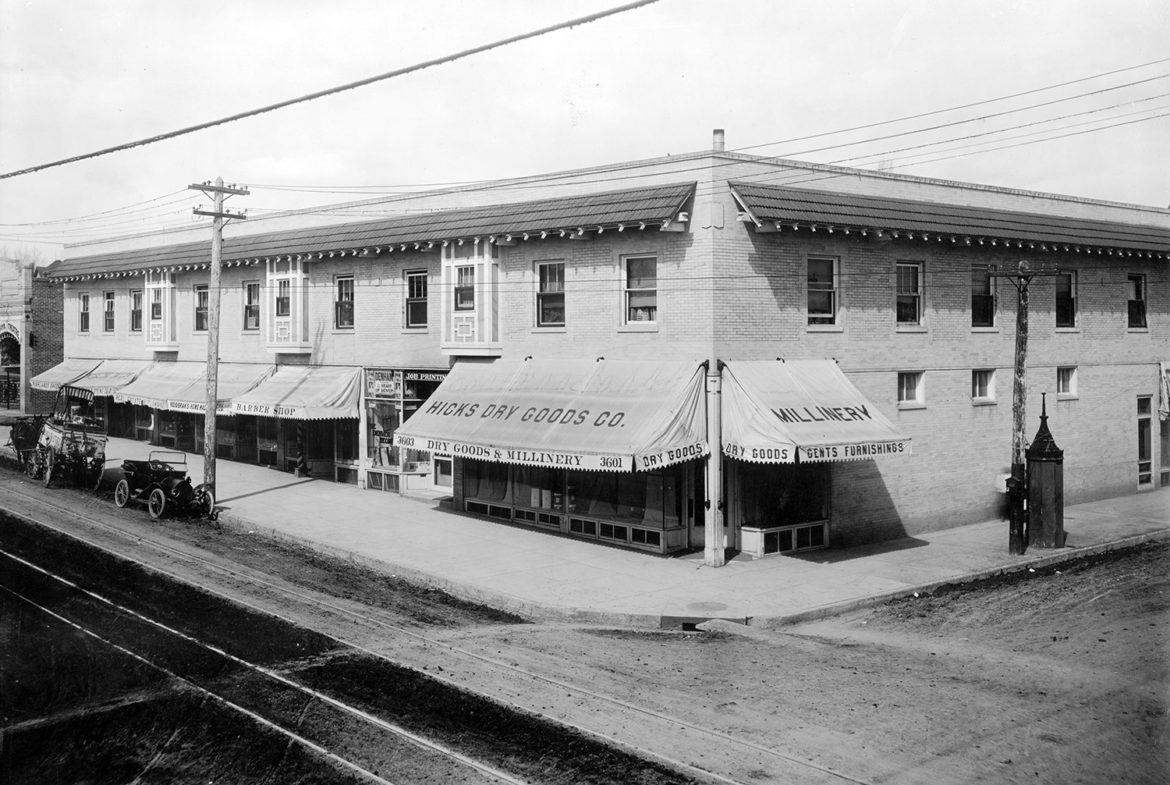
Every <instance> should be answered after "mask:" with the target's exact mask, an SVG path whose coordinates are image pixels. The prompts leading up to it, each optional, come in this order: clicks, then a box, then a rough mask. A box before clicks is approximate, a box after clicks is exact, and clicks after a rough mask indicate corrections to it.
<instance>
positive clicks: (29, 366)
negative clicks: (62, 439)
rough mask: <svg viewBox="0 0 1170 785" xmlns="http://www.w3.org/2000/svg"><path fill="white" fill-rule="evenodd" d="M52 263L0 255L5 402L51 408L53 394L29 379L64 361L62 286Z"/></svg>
mask: <svg viewBox="0 0 1170 785" xmlns="http://www.w3.org/2000/svg"><path fill="white" fill-rule="evenodd" d="M50 271H51V267H36V266H35V264H33V263H32V262H24V261H19V260H16V259H0V406H4V407H7V408H9V409H19V410H21V411H23V412H26V413H32V412H43V411H47V410H48V408H49V407H51V406H52V404H53V395H52V393H47V392H43V391H34V390H32V389H31V387H30V386H29V380H30V379H32V378H33V377H34V376H36V375H37V374H39V373H41V372H43V371H46V370H48V369H50V368H52V367H53V366H55V365H57V364H58V363H60V362H61V358H62V341H61V328H62V319H61V287H60V286H59V285H58V284H57V283H56V282H54V281H51V280H50V279H49V277H48V275H49V274H50Z"/></svg>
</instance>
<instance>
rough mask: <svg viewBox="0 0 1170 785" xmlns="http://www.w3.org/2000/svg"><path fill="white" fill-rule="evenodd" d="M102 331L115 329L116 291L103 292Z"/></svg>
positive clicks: (109, 331)
mask: <svg viewBox="0 0 1170 785" xmlns="http://www.w3.org/2000/svg"><path fill="white" fill-rule="evenodd" d="M102 331H103V332H107V333H112V332H113V331H114V293H113V292H103V293H102Z"/></svg>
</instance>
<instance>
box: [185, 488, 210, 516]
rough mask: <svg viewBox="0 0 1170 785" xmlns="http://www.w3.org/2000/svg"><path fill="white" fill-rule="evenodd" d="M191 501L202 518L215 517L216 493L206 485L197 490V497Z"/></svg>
mask: <svg viewBox="0 0 1170 785" xmlns="http://www.w3.org/2000/svg"><path fill="white" fill-rule="evenodd" d="M191 501H192V504H193V505H194V507H195V511H196V512H197V513H199V516H200V517H202V518H210V517H212V516H213V515H214V513H215V492H214V491H212V490H211V489H210V488H208V487H207V486H206V485H200V486H199V487H198V488H196V489H195V496H194V498H193V499H192V500H191Z"/></svg>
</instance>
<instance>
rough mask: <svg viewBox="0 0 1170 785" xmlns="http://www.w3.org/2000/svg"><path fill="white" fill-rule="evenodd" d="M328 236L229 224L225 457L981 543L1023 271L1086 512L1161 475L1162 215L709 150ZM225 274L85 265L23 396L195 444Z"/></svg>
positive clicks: (553, 520)
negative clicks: (90, 392)
mask: <svg viewBox="0 0 1170 785" xmlns="http://www.w3.org/2000/svg"><path fill="white" fill-rule="evenodd" d="M347 212H348V213H349V215H347ZM372 212H373V213H381V214H382V215H384V216H385V217H382V218H379V219H377V220H369V218H368V216H369V214H370V213H372ZM331 213H334V215H333V216H332V217H330V218H329V219H328V223H322V220H323V219H321V218H318V217H314V216H311V215H307V214H305V215H302V214H295V213H292V214H287V215H282V216H278V217H275V218H272V219H264V220H258V221H254V222H253V221H248V222H247V223H246V224H240V225H231V226H229V229H228V231H227V232H226V237H225V242H224V252H223V260H224V266H223V270H222V276H221V292H220V293H219V296H220V303H221V321H220V327H219V357H220V368H221V380H220V392H219V396H218V399H217V410H218V412H219V415H218V416H217V422H218V423H219V428H220V434H219V435H217V444H218V449H219V451H220V454H221V455H223V456H224V457H226V458H232V459H235V460H246V461H253V462H259V463H265V464H268V465H273V466H277V467H279V468H283V469H288V470H290V471H292V470H304V471H308V472H309V473H311V474H312V475H313V476H318V477H327V478H330V479H334V480H336V481H339V482H350V483H353V484H355V485H356V486H358V489H360V490H380V491H387V490H389V491H399V492H403V491H409V490H410V489H412V488H427V489H431V490H433V489H446V490H447V491H449V493H450V496H451V502H450V503H451V504H452V506H454V507H455V508H456V509H458V510H460V511H463V512H470V513H472V514H478V515H483V516H484V517H485V518H489V519H490V518H495V519H504V520H508V521H510V522H514V523H519V524H523V525H531V526H534V527H538V528H542V529H545V530H553V531H557V532H561V533H563V534H565V535H568V536H576V537H583V538H591V539H597V540H599V541H605V542H608V543H611V544H618V545H622V546H625V547H629V548H635V549H641V550H646V551H650V552H657V553H669V552H673V551H677V550H681V549H687V548H697V547H704V546H706V547H707V548H708V549H709V550H710V548H711V547H712V543H721V544H726V546H728V547H731V548H735V549H739V550H741V551H743V552H745V553H749V554H751V555H755V556H766V555H770V554H773V553H785V552H791V551H795V550H804V549H810V548H820V547H830V546H842V545H852V544H858V543H863V542H872V541H877V540H882V539H889V538H892V537H898V536H903V535H913V534H916V533H920V532H925V531H931V530H936V529H941V528H947V527H951V526H957V525H962V524H966V523H972V522H977V521H982V520H987V519H990V518H995V517H997V516H999V515H1001V514H1002V512H1003V507H1004V484H1003V481H1004V479H1005V477H1006V475H1007V474H1008V472H1009V470H1010V463H1011V453H1012V444H1011V442H1012V399H1011V398H1012V376H1013V371H1012V369H1013V362H1014V357H1015V343H1016V313H1017V307H1018V302H1019V295H1018V293H1017V288H1016V284H1017V282H1018V280H1019V273H1020V272H1021V271H1024V272H1026V273H1037V272H1038V273H1042V274H1041V275H1036V277H1034V278H1031V281H1030V285H1029V287H1028V303H1029V308H1030V315H1029V321H1028V324H1029V342H1028V397H1027V411H1028V415H1029V420H1028V422H1029V426H1028V427H1029V429H1030V430H1032V431H1034V430H1035V426H1036V424H1037V415H1038V414H1039V410H1040V397H1041V394H1042V393H1047V405H1048V414H1049V424H1050V427H1051V429H1052V432H1053V434H1054V436H1055V438H1056V440H1057V442H1058V443H1059V444H1060V446H1061V447H1062V448H1063V449H1064V451H1065V453H1064V454H1065V463H1064V489H1065V499H1066V501H1067V502H1068V503H1070V504H1071V503H1078V502H1082V501H1088V500H1091V499H1096V498H1102V497H1108V496H1115V495H1121V494H1126V493H1135V492H1143V491H1146V490H1151V489H1154V488H1156V487H1158V486H1159V485H1163V484H1170V456H1168V454H1167V453H1168V450H1170V447H1168V439H1167V421H1166V420H1165V419H1164V418H1162V417H1160V416H1159V411H1160V410H1163V409H1165V407H1166V404H1165V401H1164V400H1163V398H1162V397H1161V396H1160V392H1159V387H1160V384H1161V382H1162V380H1163V379H1164V378H1165V377H1164V373H1165V372H1164V370H1163V366H1162V365H1161V363H1164V362H1165V361H1167V360H1170V275H1168V268H1167V264H1168V263H1167V255H1168V253H1170V211H1167V210H1163V209H1158V208H1152V207H1141V206H1135V205H1124V204H1115V203H1106V202H1097V201H1091V200H1084V199H1076V198H1071V197H1063V196H1059V195H1052V194H1040V193H1031V192H1021V191H1012V190H1007V189H1000V188H990V187H984V186H976V185H970V184H962V183H952V182H943V181H937V180H929V179H924V178H915V177H907V176H901V175H893V174H889V173H878V172H870V171H863V170H851V169H843V168H839V167H830V166H818V165H811V164H803V163H797V162H791V161H777V160H775V159H763V158H758V157H754V156H748V155H743V154H736V153H728V152H724V151H723V150H720V149H715V150H712V151H710V152H703V153H695V154H689V155H683V156H672V157H670V158H667V159H655V160H650V161H639V162H630V163H625V164H621V165H615V166H608V167H598V168H595V169H589V170H581V171H575V172H567V173H563V174H559V175H553V176H548V177H543V178H531V179H522V180H510V181H504V182H499V183H492V184H488V185H481V186H476V187H471V188H464V189H449V190H444V191H437V192H429V193H425V194H416V195H412V196H409V197H396V198H393V199H385V200H379V201H373V202H363V203H360V204H355V205H342V206H339V207H338V208H337V209H336V210H331ZM359 215H361V216H365V218H363V219H361V220H359V219H358V216H359ZM204 231H206V230H204ZM209 261H210V242H209V240H208V239H207V238H206V237H202V238H200V237H195V236H185V237H176V236H167V237H158V236H144V237H134V238H124V239H122V240H120V241H117V242H105V243H94V244H90V245H86V246H76V247H71V248H69V249H68V254H67V258H66V259H65V260H63V261H62V263H61V264H60V265H58V267H57V269H56V270H54V273H53V275H54V278H55V280H57V281H59V282H60V283H61V284H62V287H63V293H64V319H63V331H64V344H65V356H64V362H63V363H62V364H61V366H58V367H57V368H56V369H53V371H50V372H49V373H47V374H43V375H42V376H40V377H38V379H37V380H34V384H38V383H39V386H41V387H44V388H47V389H51V388H52V386H53V385H54V384H63V383H70V382H72V383H76V384H80V385H83V386H84V385H86V379H87V378H88V379H90V380H91V382H92V384H93V386H94V387H95V388H96V387H100V388H101V389H100V390H95V391H97V392H99V396H100V394H101V393H102V392H104V393H106V395H105V396H101V397H100V399H101V400H104V401H105V409H104V411H105V415H104V416H105V417H106V420H107V423H108V427H109V429H110V431H111V432H112V433H117V434H121V435H127V436H136V437H139V438H144V439H149V440H151V441H153V442H155V443H162V444H168V445H175V446H178V447H181V448H186V449H201V448H202V445H201V440H202V412H203V411H204V410H205V407H206V401H207V396H206V392H205V388H206V383H205V379H204V376H205V368H204V362H205V358H206V356H207V340H208V335H209V330H208V323H207V314H208V303H209V298H210V297H211V296H213V295H214V293H212V292H209V291H208V286H209V281H210V276H209V270H208V265H209ZM103 369H104V370H103ZM104 372H108V373H109V375H110V379H111V380H112V381H110V383H109V384H106V383H105V382H103V381H102V374H103V373H104ZM225 380H226V381H225ZM225 385H226V386H225ZM355 492H358V491H357V490H355ZM485 525H486V524H485ZM719 525H722V526H723V530H722V536H720V535H719V533H718V532H715V531H714V528H715V527H717V526H719Z"/></svg>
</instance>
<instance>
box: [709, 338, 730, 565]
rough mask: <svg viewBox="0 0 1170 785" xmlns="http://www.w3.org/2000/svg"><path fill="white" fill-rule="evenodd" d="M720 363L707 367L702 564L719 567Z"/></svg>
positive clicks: (722, 556)
mask: <svg viewBox="0 0 1170 785" xmlns="http://www.w3.org/2000/svg"><path fill="white" fill-rule="evenodd" d="M722 417H723V363H722V362H720V361H719V360H715V361H713V362H711V363H709V364H708V366H707V444H709V445H710V446H711V454H710V455H709V456H708V457H707V514H706V515H705V516H703V517H704V519H705V533H704V541H703V546H704V547H703V563H704V564H706V565H707V566H708V567H722V566H723V564H724V563H725V561H726V558H727V557H726V552H725V549H726V547H727V546H726V544H725V543H724V538H723V420H722Z"/></svg>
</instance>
